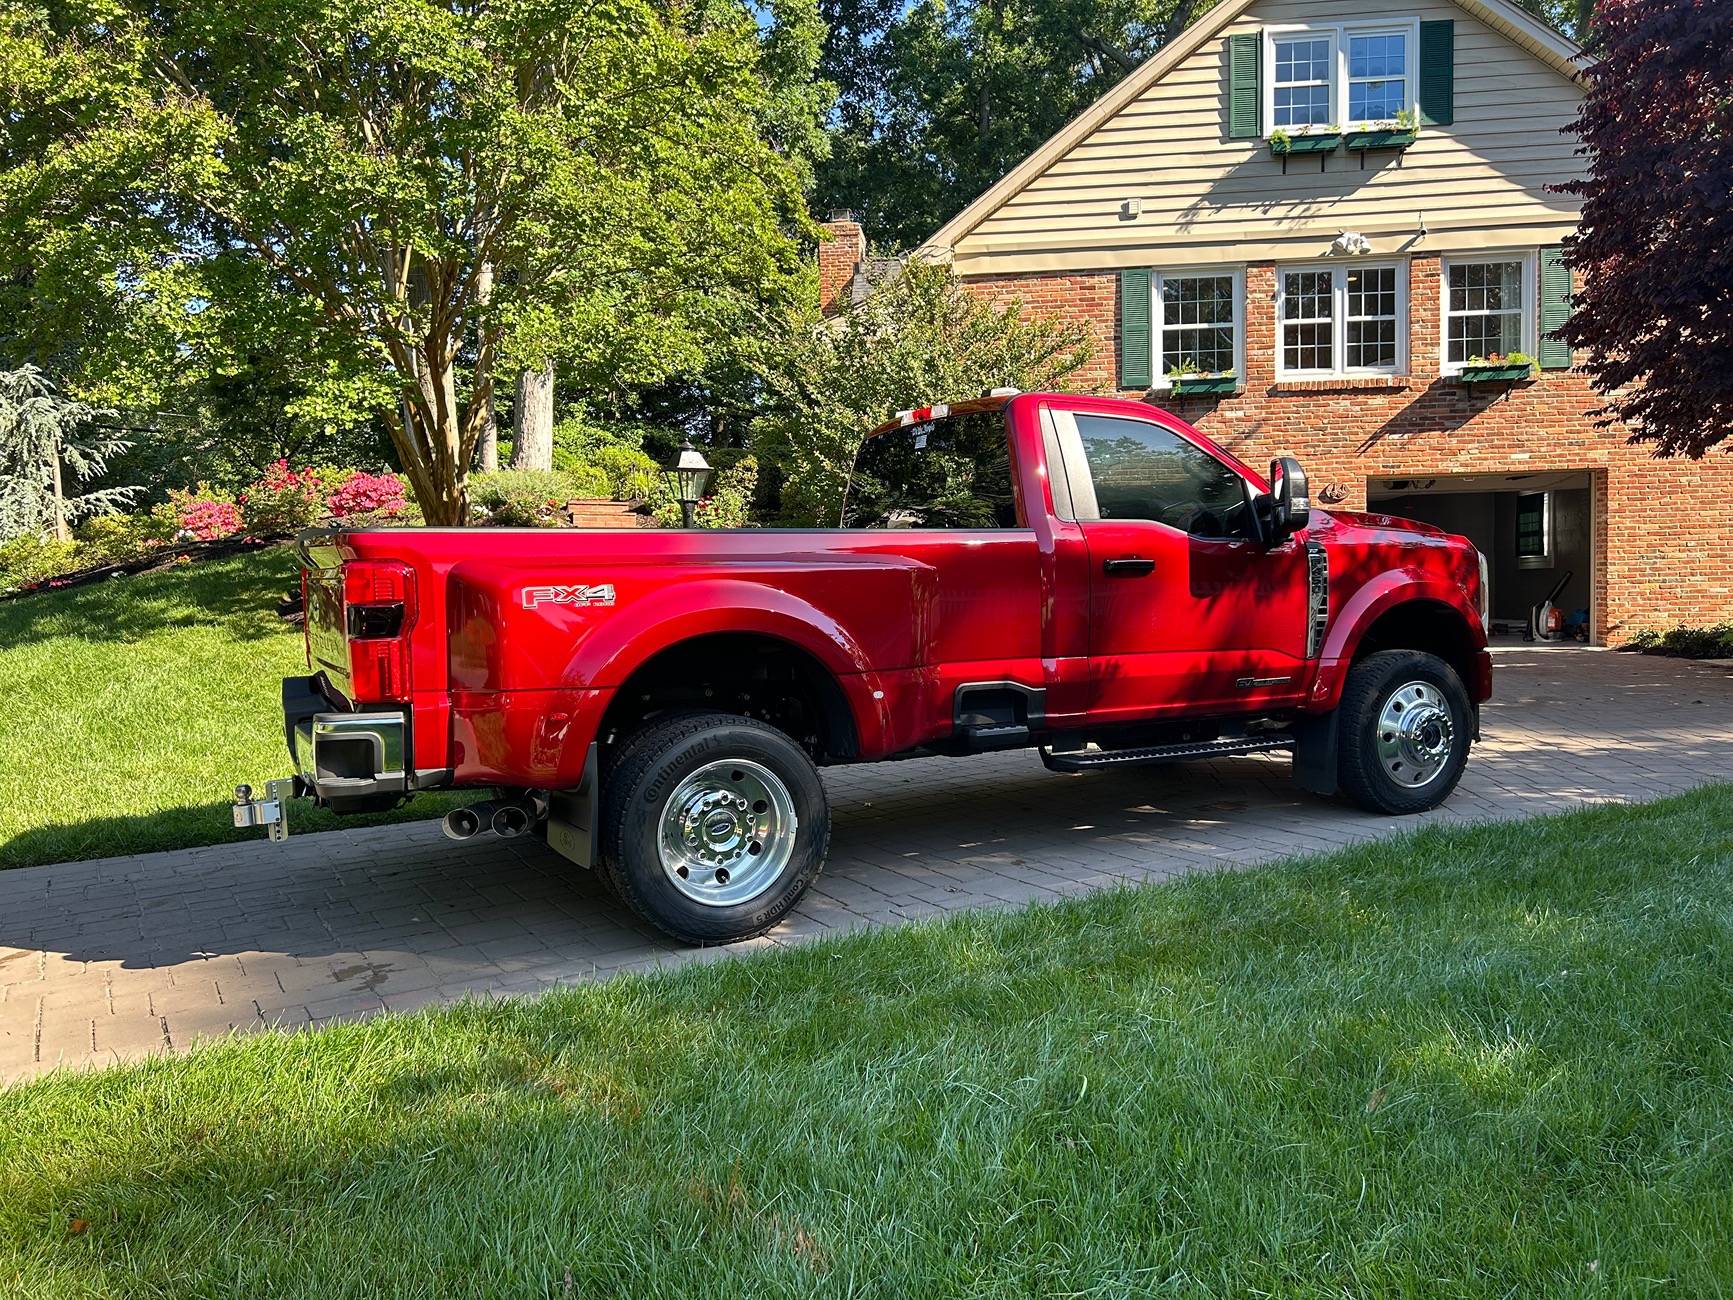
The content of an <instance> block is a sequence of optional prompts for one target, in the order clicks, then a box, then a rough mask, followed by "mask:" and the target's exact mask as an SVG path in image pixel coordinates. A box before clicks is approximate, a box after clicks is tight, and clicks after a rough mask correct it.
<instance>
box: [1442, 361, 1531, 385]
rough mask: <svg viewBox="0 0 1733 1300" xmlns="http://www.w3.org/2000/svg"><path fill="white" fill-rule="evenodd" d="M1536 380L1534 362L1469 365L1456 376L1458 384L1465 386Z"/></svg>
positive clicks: (1490, 362) (1489, 362)
mask: <svg viewBox="0 0 1733 1300" xmlns="http://www.w3.org/2000/svg"><path fill="white" fill-rule="evenodd" d="M1532 378H1534V362H1532V361H1517V362H1509V361H1498V362H1492V361H1488V362H1484V363H1481V364H1479V365H1475V364H1469V365H1466V366H1464V367H1463V368H1462V372H1461V373H1460V374H1458V375H1457V376H1456V379H1457V382H1458V383H1463V384H1518V383H1521V382H1522V381H1523V380H1525V379H1532Z"/></svg>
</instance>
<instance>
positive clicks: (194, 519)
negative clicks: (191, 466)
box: [168, 483, 242, 542]
mask: <svg viewBox="0 0 1733 1300" xmlns="http://www.w3.org/2000/svg"><path fill="white" fill-rule="evenodd" d="M168 497H169V505H170V506H171V507H172V508H173V510H174V517H175V521H176V523H177V524H178V525H179V528H180V534H181V536H182V537H190V538H192V539H193V540H194V541H198V542H214V541H216V539H217V538H219V537H233V536H234V535H235V534H236V533H238V532H240V531H241V525H242V518H241V508H240V507H239V506H237V505H236V504H235V503H234V502H233V501H231V500H229V498H228V497H227V496H225V495H223V494H222V493H220V492H217V491H215V490H214V489H212V488H211V487H209V486H208V485H206V484H204V483H200V484H199V485H198V486H197V487H196V488H188V489H177V490H175V491H173V492H170V493H169V494H168Z"/></svg>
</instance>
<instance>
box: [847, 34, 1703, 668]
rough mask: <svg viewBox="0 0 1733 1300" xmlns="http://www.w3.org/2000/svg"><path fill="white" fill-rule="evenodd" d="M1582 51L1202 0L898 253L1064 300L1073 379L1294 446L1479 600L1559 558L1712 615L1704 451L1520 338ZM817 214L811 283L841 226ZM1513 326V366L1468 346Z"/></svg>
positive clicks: (1622, 628) (859, 265) (1602, 594)
mask: <svg viewBox="0 0 1733 1300" xmlns="http://www.w3.org/2000/svg"><path fill="white" fill-rule="evenodd" d="M1582 67H1583V60H1582V56H1581V53H1580V51H1579V50H1578V49H1577V48H1576V47H1575V46H1574V45H1573V44H1572V43H1571V42H1569V41H1568V40H1566V39H1565V38H1564V37H1562V36H1560V35H1558V34H1557V33H1556V32H1554V31H1552V30H1551V29H1550V28H1549V27H1547V26H1545V25H1544V24H1542V23H1541V22H1539V21H1538V20H1536V19H1534V18H1533V17H1532V16H1530V15H1529V14H1527V13H1525V12H1523V11H1522V10H1521V9H1519V8H1517V7H1516V6H1515V5H1513V4H1509V3H1506V0H1222V3H1219V4H1217V5H1216V6H1215V8H1213V9H1212V10H1210V12H1209V13H1208V14H1206V15H1205V16H1204V17H1203V18H1201V19H1200V20H1198V22H1197V23H1196V24H1195V25H1194V26H1192V27H1190V28H1189V29H1187V30H1186V31H1184V32H1183V33H1182V34H1181V35H1180V36H1179V37H1177V38H1176V39H1175V40H1174V41H1173V43H1172V44H1171V45H1169V46H1168V47H1167V48H1166V49H1164V50H1163V51H1162V52H1161V53H1160V54H1158V55H1157V56H1155V57H1154V58H1153V59H1151V60H1149V62H1147V63H1145V64H1144V65H1143V66H1142V67H1140V68H1139V69H1138V70H1136V71H1135V72H1133V73H1132V74H1131V75H1130V76H1128V77H1127V78H1126V79H1125V80H1124V81H1123V82H1121V83H1120V84H1119V85H1118V86H1117V87H1115V88H1114V90H1113V91H1111V92H1110V93H1109V94H1108V95H1106V96H1105V97H1104V98H1102V99H1101V100H1100V101H1099V102H1097V103H1096V104H1095V105H1093V106H1092V107H1091V108H1090V109H1089V110H1088V111H1086V112H1085V113H1084V114H1082V115H1081V116H1080V117H1079V118H1078V119H1077V120H1075V121H1074V122H1072V123H1071V124H1070V125H1069V126H1067V127H1066V128H1065V129H1064V130H1062V131H1061V132H1060V133H1059V134H1058V135H1056V136H1054V137H1053V139H1051V140H1049V141H1048V142H1047V143H1046V144H1045V145H1043V146H1042V147H1041V148H1040V149H1038V150H1037V151H1036V152H1035V153H1034V154H1032V155H1030V157H1029V158H1027V159H1025V160H1024V161H1023V163H1021V164H1020V165H1019V166H1018V167H1017V168H1016V169H1014V170H1013V171H1012V172H1011V173H1010V174H1009V175H1007V176H1006V177H1005V178H1004V179H1003V180H1001V181H1000V182H999V183H998V184H997V185H995V186H993V188H992V189H990V190H988V191H987V192H986V193H985V194H983V195H982V196H981V197H980V198H979V199H977V200H976V201H975V202H974V203H972V204H970V205H969V207H968V208H966V209H965V210H964V211H963V212H961V213H960V214H958V216H957V217H956V218H955V219H954V220H952V221H951V222H950V223H949V224H948V225H946V226H945V228H944V229H942V230H941V231H939V232H938V233H937V234H936V235H934V236H933V238H932V239H931V240H930V241H928V243H927V244H926V245H924V246H923V249H922V250H921V252H922V255H925V256H936V257H941V258H945V259H948V260H950V262H951V263H952V265H953V266H954V268H955V270H956V272H957V274H958V276H959V277H960V278H961V279H962V281H963V282H964V283H965V284H967V285H969V286H972V287H973V288H975V289H977V290H978V291H979V292H981V293H983V294H988V295H991V296H993V297H994V298H996V299H1002V300H1011V299H1015V300H1019V301H1021V302H1022V303H1024V304H1026V305H1027V306H1028V307H1030V308H1031V309H1034V310H1039V311H1041V312H1043V313H1047V314H1052V315H1060V316H1066V317H1070V318H1072V319H1075V320H1077V321H1080V322H1082V323H1084V324H1085V325H1087V326H1088V327H1089V329H1090V330H1092V331H1093V333H1094V334H1095V337H1096V340H1097V344H1098V350H1097V360H1096V366H1095V370H1094V372H1093V373H1091V374H1088V375H1085V376H1082V377H1080V379H1081V382H1082V383H1084V384H1086V385H1093V386H1095V387H1098V388H1100V389H1104V390H1117V391H1119V392H1120V393H1122V394H1123V395H1128V396H1139V397H1147V398H1148V400H1150V401H1152V402H1156V403H1159V404H1160V405H1162V406H1165V407H1168V408H1169V409H1171V410H1173V411H1175V412H1176V413H1178V414H1180V415H1181V416H1183V417H1184V418H1185V419H1187V420H1190V421H1191V422H1192V423H1194V424H1196V425H1197V426H1198V427H1199V428H1201V429H1203V430H1204V431H1205V432H1206V433H1208V434H1209V435H1210V436H1211V437H1212V438H1214V439H1216V440H1217V441H1218V442H1220V443H1221V444H1222V445H1223V446H1225V447H1227V448H1229V449H1230V450H1232V451H1233V452H1234V453H1235V454H1237V455H1239V456H1240V457H1242V458H1243V459H1245V460H1247V461H1249V462H1251V463H1253V464H1262V463H1266V462H1267V461H1268V460H1269V458H1270V457H1271V456H1274V455H1280V454H1292V455H1295V456H1298V457H1299V458H1300V459H1301V460H1302V462H1303V463H1304V464H1305V465H1306V466H1307V469H1308V471H1309V473H1310V477H1311V480H1312V485H1313V491H1314V494H1315V495H1317V496H1318V497H1319V498H1320V499H1321V500H1322V501H1323V502H1324V503H1325V504H1327V505H1329V504H1334V505H1338V506H1340V507H1341V508H1346V509H1366V508H1370V509H1373V510H1383V511H1388V512H1389V513H1392V514H1400V515H1404V516H1408V517H1411V518H1419V519H1425V520H1429V521H1432V522H1435V523H1438V524H1441V525H1444V526H1446V527H1448V528H1450V529H1451V530H1452V531H1455V532H1460V533H1463V534H1466V535H1467V536H1468V537H1470V538H1471V539H1473V540H1474V542H1475V543H1476V544H1477V545H1478V546H1480V548H1481V549H1482V550H1483V551H1484V552H1485V553H1486V554H1487V556H1488V557H1489V559H1490V560H1491V564H1492V602H1493V615H1494V618H1495V620H1497V621H1499V622H1502V623H1508V624H1511V625H1518V624H1520V623H1522V622H1523V621H1524V620H1525V619H1526V616H1527V613H1528V611H1529V609H1530V608H1531V607H1532V606H1534V605H1535V604H1537V603H1538V602H1539V601H1540V600H1541V599H1542V598H1543V597H1544V596H1545V595H1546V594H1547V593H1548V592H1549V591H1551V590H1552V589H1553V588H1554V587H1555V586H1557V585H1559V584H1560V582H1561V581H1562V582H1563V587H1562V594H1561V595H1560V596H1559V597H1558V602H1557V603H1558V604H1559V605H1560V606H1561V608H1563V609H1565V610H1567V611H1574V610H1578V609H1586V610H1587V611H1588V618H1589V625H1590V628H1591V630H1592V636H1593V639H1594V640H1596V641H1597V642H1602V643H1606V642H1612V643H1615V644H1616V643H1618V642H1621V641H1624V640H1626V639H1628V638H1629V636H1630V635H1631V634H1632V633H1633V632H1635V631H1637V630H1640V629H1642V628H1646V627H1662V626H1670V625H1673V624H1677V623H1699V624H1700V623H1709V622H1715V621H1718V620H1721V619H1725V618H1728V617H1733V535H1730V530H1729V529H1728V528H1727V527H1726V526H1725V525H1724V524H1723V523H1722V516H1723V513H1724V512H1725V510H1726V508H1727V503H1728V502H1729V501H1730V500H1733V473H1730V472H1729V466H1728V463H1727V462H1726V461H1725V460H1723V459H1721V458H1719V457H1716V458H1713V459H1707V460H1703V461H1699V462H1690V461H1678V460H1672V461H1666V460H1661V461H1658V460H1655V459H1653V458H1652V457H1651V456H1650V455H1649V453H1648V452H1647V450H1646V449H1644V448H1642V447H1633V446H1630V445H1628V444H1627V442H1626V436H1627V433H1626V431H1625V430H1623V429H1617V428H1613V429H1604V428H1597V427H1596V425H1595V420H1594V417H1593V415H1592V412H1593V410H1594V409H1595V408H1596V406H1597V405H1598V404H1599V403H1598V399H1597V397H1596V395H1595V394H1594V392H1593V391H1592V390H1591V389H1590V388H1589V386H1588V383H1587V381H1586V379H1585V377H1584V376H1583V375H1581V374H1580V373H1578V372H1576V371H1574V370H1572V369H1571V362H1572V358H1571V354H1570V350H1569V349H1568V347H1566V346H1565V345H1564V344H1562V343H1560V342H1558V341H1557V340H1554V339H1551V338H1549V337H1548V330H1549V329H1550V328H1552V327H1553V326H1556V325H1557V324H1558V323H1559V322H1560V321H1562V319H1563V318H1564V316H1565V314H1566V312H1567V311H1568V306H1567V295H1568V287H1569V284H1570V278H1569V271H1568V270H1567V269H1566V268H1565V267H1564V265H1563V262H1562V260H1561V259H1560V253H1559V245H1560V242H1561V241H1562V240H1563V239H1564V237H1565V236H1566V235H1567V234H1569V233H1570V232H1571V230H1572V228H1573V227H1574V225H1575V222H1576V219H1577V215H1578V208H1577V204H1576V201H1575V200H1574V199H1572V198H1570V197H1569V196H1566V195H1561V194H1558V193H1556V192H1554V191H1553V190H1552V189H1551V187H1552V186H1554V185H1556V184H1558V183H1559V182H1562V181H1566V180H1569V179H1571V178H1572V177H1573V176H1574V175H1576V174H1577V172H1578V170H1579V168H1580V160H1579V159H1577V157H1576V156H1575V153H1574V150H1575V147H1576V144H1575V140H1574V137H1571V136H1567V135H1563V134H1561V133H1560V128H1562V127H1564V126H1566V125H1567V124H1568V123H1570V122H1571V121H1572V120H1573V119H1574V117H1575V116H1576V111H1577V105H1578V101H1579V98H1580V95H1581V91H1582V84H1583V73H1582ZM833 230H834V233H835V234H836V236H837V238H836V239H835V240H834V241H833V242H832V243H831V244H827V245H826V246H825V248H824V249H823V250H822V252H821V280H822V281H823V284H824V291H825V293H826V299H825V300H826V302H827V303H834V304H837V305H842V304H843V302H845V301H846V300H848V299H849V298H850V296H851V295H854V294H858V292H859V286H860V281H861V279H862V278H863V276H864V275H865V272H866V264H865V263H864V262H863V259H864V254H865V249H864V244H863V243H862V241H861V239H860V230H859V227H858V225H855V224H854V223H852V222H848V221H845V222H838V223H833ZM1513 352H1519V353H1523V354H1526V355H1527V356H1529V357H1532V358H1534V359H1535V360H1536V361H1537V362H1538V364H1537V365H1536V366H1535V368H1534V369H1533V371H1532V372H1528V371H1522V370H1521V369H1520V368H1514V369H1513V368H1505V369H1503V370H1502V373H1501V372H1500V370H1498V369H1494V368H1491V367H1489V366H1488V365H1486V364H1484V363H1485V362H1486V360H1487V359H1489V358H1495V357H1498V356H1501V355H1506V354H1510V353H1513ZM1477 363H1478V364H1477ZM1513 373H1514V374H1518V375H1521V376H1522V377H1518V378H1513V377H1512V375H1513ZM1567 575H1568V577H1567Z"/></svg>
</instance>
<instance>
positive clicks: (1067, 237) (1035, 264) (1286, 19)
mask: <svg viewBox="0 0 1733 1300" xmlns="http://www.w3.org/2000/svg"><path fill="white" fill-rule="evenodd" d="M1379 17H1389V18H1392V19H1409V18H1418V19H1422V20H1425V19H1434V18H1450V19H1454V20H1455V22H1456V98H1455V119H1456V120H1455V122H1454V124H1453V125H1450V126H1438V127H1427V128H1425V129H1424V130H1422V132H1421V134H1420V138H1419V140H1418V141H1417V142H1416V143H1415V144H1414V145H1413V146H1412V147H1411V148H1409V149H1408V150H1407V151H1406V152H1405V153H1403V154H1402V155H1401V156H1400V158H1398V156H1397V155H1394V154H1371V155H1368V156H1367V157H1366V159H1365V166H1364V168H1362V166H1361V163H1360V159H1359V158H1358V157H1357V156H1355V155H1352V154H1348V153H1345V152H1338V153H1336V154H1334V155H1331V156H1330V157H1329V159H1328V163H1327V166H1326V169H1325V170H1324V171H1322V172H1320V171H1319V168H1318V162H1317V160H1316V159H1315V158H1310V159H1309V158H1305V157H1296V158H1293V159H1291V160H1290V161H1289V163H1288V170H1287V173H1286V174H1285V175H1284V174H1283V171H1282V164H1281V162H1280V161H1278V160H1277V159H1274V158H1272V157H1270V155H1269V150H1268V147H1267V146H1266V145H1265V144H1264V143H1263V142H1262V141H1255V142H1254V141H1246V140H1228V139H1226V132H1227V121H1226V111H1225V102H1226V91H1227V76H1226V69H1225V62H1226V42H1227V37H1228V36H1229V35H1231V34H1233V33H1235V32H1257V31H1261V30H1262V29H1263V28H1264V27H1266V26H1270V25H1280V24H1289V23H1296V24H1304V23H1312V22H1350V21H1364V20H1367V19H1377V18H1379ZM1578 96H1579V89H1578V87H1577V85H1576V84H1575V83H1574V82H1572V81H1571V80H1570V79H1569V78H1568V77H1566V76H1564V75H1563V74H1562V73H1561V72H1559V71H1558V70H1557V69H1556V68H1554V67H1552V66H1550V65H1549V64H1547V63H1545V62H1543V61H1541V60H1540V59H1539V58H1537V57H1536V56H1535V55H1534V54H1532V53H1531V52H1530V51H1528V50H1526V49H1524V48H1523V47H1522V46H1521V45H1519V44H1518V43H1516V42H1515V41H1513V40H1511V39H1509V38H1508V37H1507V36H1505V35H1503V34H1501V33H1499V32H1496V31H1494V30H1493V29H1492V28H1490V27H1487V26H1485V25H1484V24H1483V23H1481V22H1480V21H1479V20H1477V19H1476V18H1474V17H1472V16H1471V15H1470V14H1469V12H1468V11H1467V10H1466V9H1465V8H1463V7H1462V6H1459V5H1457V4H1455V3H1452V2H1451V0H1420V2H1419V3H1400V2H1398V3H1385V2H1384V0H1380V2H1379V3H1375V4H1366V3H1358V4H1357V3H1353V2H1352V0H1262V3H1257V4H1254V5H1253V6H1252V7H1251V8H1250V9H1248V10H1247V11H1246V13H1245V14H1243V15H1242V16H1241V17H1240V18H1238V19H1236V20H1235V21H1234V22H1233V23H1232V24H1230V25H1229V26H1228V27H1227V28H1226V29H1225V30H1224V31H1223V32H1222V33H1221V34H1219V35H1217V36H1215V37H1213V38H1211V39H1210V40H1209V41H1208V42H1206V43H1205V44H1204V45H1203V46H1202V47H1201V48H1200V49H1199V50H1198V51H1197V52H1196V53H1194V54H1192V55H1191V57H1189V58H1187V59H1186V60H1184V62H1182V63H1181V64H1179V65H1178V66H1177V67H1175V68H1173V69H1172V70H1170V71H1169V73H1168V74H1167V76H1165V77H1163V78H1162V79H1161V80H1159V81H1157V82H1156V83H1155V84H1154V85H1152V86H1150V87H1149V88H1148V89H1147V90H1145V91H1144V92H1143V93H1142V94H1141V95H1139V96H1138V97H1137V98H1135V99H1133V100H1132V101H1131V102H1130V103H1128V104H1127V105H1126V106H1125V107H1124V108H1123V109H1121V110H1120V112H1118V113H1117V114H1115V115H1114V116H1113V117H1112V118H1110V119H1108V121H1106V122H1105V123H1103V124H1102V125H1100V126H1099V127H1097V128H1096V129H1095V130H1094V131H1092V132H1091V133H1090V134H1088V135H1087V136H1085V137H1084V138H1083V139H1081V140H1080V141H1078V142H1077V143H1075V144H1074V145H1073V146H1072V147H1071V148H1070V149H1068V150H1066V152H1065V153H1063V154H1062V155H1060V156H1059V157H1058V158H1056V159H1055V160H1054V161H1053V162H1051V163H1050V164H1049V165H1048V166H1047V167H1045V168H1044V169H1043V170H1042V172H1041V173H1040V174H1039V175H1038V176H1036V177H1035V178H1034V179H1033V180H1031V181H1030V182H1029V183H1028V184H1027V185H1025V186H1024V187H1023V188H1022V189H1021V190H1019V191H1017V192H1015V193H1013V194H1012V195H1011V196H1010V197H1009V198H1008V199H1006V201H1005V202H1004V203H1002V204H1001V205H1000V206H999V207H997V208H996V209H994V210H993V211H992V212H990V213H989V214H988V215H987V216H986V217H985V218H984V219H982V220H981V221H980V222H979V224H978V225H976V226H975V228H974V229H973V230H971V231H969V232H968V233H966V234H965V235H963V236H962V237H961V238H960V239H958V240H957V242H956V244H955V246H954V253H955V258H956V264H957V268H958V270H959V271H962V272H964V273H968V274H990V273H1013V272H1018V271H1043V270H1066V269H1080V268H1084V267H1109V266H1126V265H1136V264H1139V263H1140V262H1143V261H1147V259H1148V256H1149V253H1150V251H1151V250H1152V249H1155V250H1168V257H1169V260H1173V259H1175V258H1183V259H1185V260H1191V261H1196V262H1217V261H1257V260H1261V259H1268V258H1286V257H1295V256H1311V255H1315V254H1319V253H1322V252H1323V251H1324V250H1325V249H1326V248H1327V247H1328V245H1329V242H1330V241H1331V240H1332V239H1334V238H1335V236H1336V235H1337V234H1338V233H1340V232H1341V231H1343V230H1346V229H1353V230H1358V231H1361V232H1362V233H1364V234H1366V235H1367V236H1368V237H1370V238H1371V239H1372V240H1373V243H1374V247H1375V249H1376V250H1377V251H1378V252H1381V253H1396V252H1410V251H1418V250H1419V249H1420V248H1422V247H1424V248H1427V249H1435V250H1438V249H1451V248H1465V247H1476V246H1480V245H1485V244H1486V243H1488V241H1489V239H1496V240H1498V241H1499V242H1503V243H1507V244H1513V245H1514V244H1526V245H1533V244H1536V243H1542V242H1551V241H1553V240H1556V239H1557V238H1559V237H1560V236H1562V235H1563V234H1564V233H1566V232H1567V231H1568V230H1570V229H1571V228H1572V227H1573V226H1574V224H1575V217H1576V213H1577V205H1576V203H1575V201H1574V200H1573V199H1571V198H1569V197H1568V196H1565V195H1560V194H1555V193H1551V192H1550V191H1549V188H1548V187H1549V186H1554V185H1558V184H1560V183H1562V182H1565V181H1568V180H1570V179H1572V178H1573V177H1575V176H1576V175H1578V174H1579V169H1580V163H1579V160H1578V159H1577V158H1576V157H1575V155H1574V152H1573V150H1574V144H1575V142H1574V139H1573V138H1572V137H1570V136H1567V135H1563V134H1561V133H1560V131H1561V128H1563V127H1564V126H1566V125H1568V124H1569V123H1570V122H1571V121H1572V120H1573V119H1574V118H1575V116H1576V108H1577V101H1578ZM1344 125H1345V126H1352V125H1353V124H1352V123H1344ZM1127 200H1136V201H1137V202H1138V203H1139V204H1140V205H1141V211H1140V213H1139V215H1138V216H1137V217H1135V218H1129V219H1128V218H1126V217H1124V216H1122V206H1123V205H1124V204H1125V203H1126V201H1127ZM1422 225H1424V227H1425V230H1426V233H1425V234H1424V235H1421V234H1420V229H1421V226H1422ZM1494 231H1496V232H1497V233H1496V234H1495V233H1492V232H1494Z"/></svg>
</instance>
